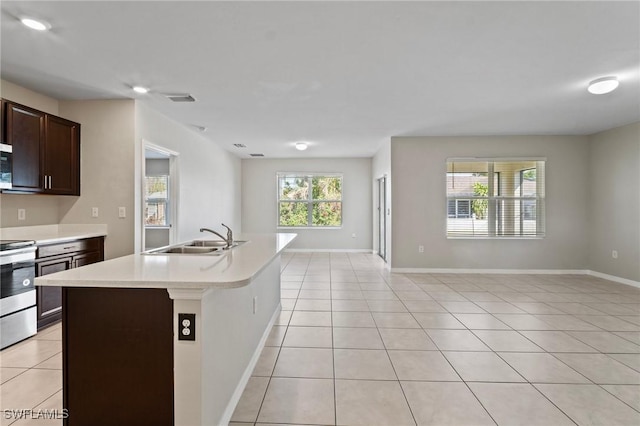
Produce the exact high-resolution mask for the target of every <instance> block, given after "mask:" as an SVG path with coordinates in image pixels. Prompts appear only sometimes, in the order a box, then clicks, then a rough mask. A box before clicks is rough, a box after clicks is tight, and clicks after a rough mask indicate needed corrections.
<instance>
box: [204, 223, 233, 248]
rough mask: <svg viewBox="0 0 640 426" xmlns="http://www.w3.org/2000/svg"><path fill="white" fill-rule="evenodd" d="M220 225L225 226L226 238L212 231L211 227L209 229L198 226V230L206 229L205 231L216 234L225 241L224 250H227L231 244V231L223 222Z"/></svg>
mask: <svg viewBox="0 0 640 426" xmlns="http://www.w3.org/2000/svg"><path fill="white" fill-rule="evenodd" d="M222 226H224V227H225V228H227V238H225V237H223V236H222V235H221V234H219V233H218V232H216V231H214V230H213V229H209V228H200V232H204V231H207V232H211V233H212V234H216V235H217V236H218V237H220V238H222V240H223V241H224V242H225V243H227V246H226V247H225V248H224V250H229V249H230V248H231V246H232V245H233V231H231V228H229V227H228V226H227V225H225V224H224V223H223V224H222Z"/></svg>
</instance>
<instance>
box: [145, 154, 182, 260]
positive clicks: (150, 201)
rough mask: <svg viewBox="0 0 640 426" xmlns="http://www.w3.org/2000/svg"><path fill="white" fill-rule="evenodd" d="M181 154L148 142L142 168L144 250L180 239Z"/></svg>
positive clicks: (173, 242)
mask: <svg viewBox="0 0 640 426" xmlns="http://www.w3.org/2000/svg"><path fill="white" fill-rule="evenodd" d="M177 159H178V153H177V152H174V151H171V150H168V149H166V148H163V147H160V146H157V145H153V144H151V143H148V142H145V144H144V161H143V166H142V178H143V182H142V249H143V250H150V249H153V248H157V247H163V246H167V245H170V244H175V243H176V242H177V241H176V239H177V235H178V229H177V224H178V217H177V216H178V208H177V206H178V195H179V194H178V190H179V186H178V163H177Z"/></svg>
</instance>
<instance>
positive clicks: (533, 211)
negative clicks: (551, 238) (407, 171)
mask: <svg viewBox="0 0 640 426" xmlns="http://www.w3.org/2000/svg"><path fill="white" fill-rule="evenodd" d="M544 175H545V160H544V159H449V160H447V188H446V189H447V191H446V194H447V212H446V214H447V237H451V238H455V237H459V238H475V237H478V238H494V237H496V238H498V237H543V236H544V233H545V220H544V211H545V197H544V196H545V188H544V186H545V177H544Z"/></svg>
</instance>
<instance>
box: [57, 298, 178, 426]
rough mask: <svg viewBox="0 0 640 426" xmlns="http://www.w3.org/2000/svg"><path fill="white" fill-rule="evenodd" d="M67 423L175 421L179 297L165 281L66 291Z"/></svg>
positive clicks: (155, 423)
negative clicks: (157, 284) (171, 294)
mask: <svg viewBox="0 0 640 426" xmlns="http://www.w3.org/2000/svg"><path fill="white" fill-rule="evenodd" d="M62 300H63V311H62V312H63V320H62V345H63V349H62V353H63V367H62V370H63V407H65V408H66V409H67V413H68V418H66V419H65V420H64V424H65V425H67V426H75V425H82V426H84V425H93V426H100V425H108V426H112V425H136V426H143V425H153V426H162V425H173V422H174V410H173V301H172V300H171V299H170V298H169V294H168V293H167V290H165V289H127V288H76V287H65V288H63V291H62Z"/></svg>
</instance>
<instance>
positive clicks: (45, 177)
mask: <svg viewBox="0 0 640 426" xmlns="http://www.w3.org/2000/svg"><path fill="white" fill-rule="evenodd" d="M44 189H47V175H44Z"/></svg>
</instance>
